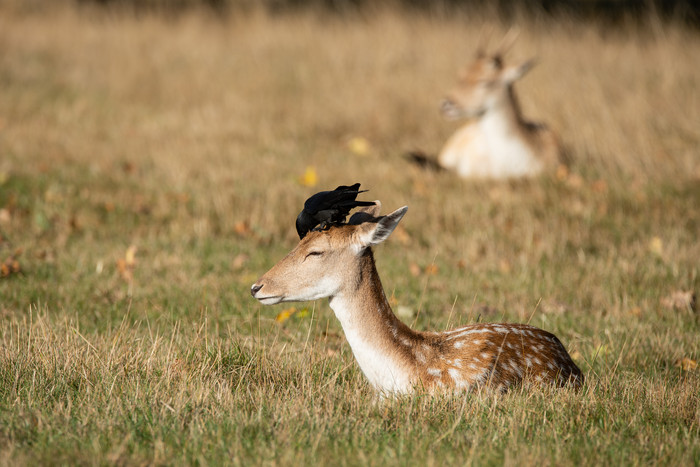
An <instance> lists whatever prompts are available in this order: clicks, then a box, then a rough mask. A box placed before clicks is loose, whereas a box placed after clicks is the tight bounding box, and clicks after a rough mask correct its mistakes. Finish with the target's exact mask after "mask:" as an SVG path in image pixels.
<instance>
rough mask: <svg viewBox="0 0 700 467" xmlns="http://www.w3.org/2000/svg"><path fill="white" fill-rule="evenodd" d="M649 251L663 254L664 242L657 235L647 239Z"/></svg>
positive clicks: (659, 254)
mask: <svg viewBox="0 0 700 467" xmlns="http://www.w3.org/2000/svg"><path fill="white" fill-rule="evenodd" d="M649 251H650V252H652V253H653V254H655V255H658V256H663V254H664V242H663V241H662V240H661V238H659V237H652V238H651V240H649Z"/></svg>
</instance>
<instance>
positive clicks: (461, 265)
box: [457, 259, 467, 271]
mask: <svg viewBox="0 0 700 467" xmlns="http://www.w3.org/2000/svg"><path fill="white" fill-rule="evenodd" d="M457 268H459V270H460V271H464V270H465V269H466V268H467V262H466V261H464V260H463V259H460V260H459V261H457Z"/></svg>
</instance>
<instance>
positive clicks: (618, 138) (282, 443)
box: [0, 10, 700, 465]
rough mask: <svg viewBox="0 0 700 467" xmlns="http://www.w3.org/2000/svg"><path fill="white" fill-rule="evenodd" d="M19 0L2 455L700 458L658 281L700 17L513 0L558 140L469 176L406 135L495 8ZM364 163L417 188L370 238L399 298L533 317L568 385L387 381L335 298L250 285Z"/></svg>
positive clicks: (523, 47) (189, 459)
mask: <svg viewBox="0 0 700 467" xmlns="http://www.w3.org/2000/svg"><path fill="white" fill-rule="evenodd" d="M7 13H8V14H6V15H0V48H2V50H3V54H2V55H0V83H1V84H2V87H3V92H2V93H0V234H1V235H2V241H1V242H0V264H4V263H2V262H4V261H6V260H7V259H11V260H12V261H16V262H17V263H18V264H19V266H20V270H19V271H14V270H11V271H10V272H9V273H8V274H7V275H6V276H3V277H0V352H1V353H0V355H1V357H0V459H1V461H2V462H3V463H8V464H17V463H20V464H36V463H37V462H39V463H45V464H46V463H51V464H53V463H66V464H75V463H85V464H93V463H106V462H115V463H124V464H136V463H182V464H191V463H196V462H200V463H207V464H217V463H223V462H232V463H238V464H249V463H250V462H251V461H253V462H256V463H283V464H292V463H295V464H300V463H304V464H310V463H314V462H317V463H318V462H330V463H334V464H364V463H371V464H387V463H389V464H405V463H415V464H421V465H423V464H447V463H460V464H461V463H466V462H470V461H472V462H476V463H503V462H505V463H509V464H513V463H518V464H526V465H528V464H538V465H541V464H543V463H544V464H569V463H571V464H574V463H576V464H578V463H589V464H619V463H621V462H623V463H631V464H637V463H666V464H673V465H682V464H683V465H688V464H692V463H694V462H697V459H698V458H700V442H699V441H698V439H700V436H699V434H700V433H699V430H700V428H699V427H700V412H699V409H698V398H699V396H698V391H697V388H698V387H699V386H700V381H699V378H698V370H697V369H695V370H693V369H692V368H691V367H690V366H686V368H687V369H686V370H683V369H682V368H681V366H678V365H679V363H678V362H682V361H683V359H687V360H689V361H693V362H696V361H697V359H698V357H699V353H700V348H699V344H700V342H699V341H698V338H697V336H698V333H699V332H700V329H699V326H698V314H697V308H696V307H697V305H692V306H691V305H690V302H688V303H687V304H684V303H683V302H682V300H681V301H680V302H679V301H678V300H676V301H673V300H671V299H670V297H673V296H674V295H673V294H674V293H676V292H695V293H697V292H698V290H700V280H699V279H698V258H700V243H698V241H697V232H698V229H699V228H700V211H699V210H698V206H700V189H699V188H698V187H699V186H700V185H699V180H700V171H699V170H700V169H699V167H700V166H699V163H700V162H699V161H700V154H699V153H698V149H697V148H698V147H700V144H699V143H700V133H699V131H700V130H699V129H698V127H697V125H696V124H695V122H698V121H700V115H699V112H700V82H699V80H700V77H699V76H698V74H697V63H698V61H699V60H700V56H699V53H700V52H699V51H700V47H699V45H700V43H699V42H700V39H699V38H698V36H697V35H696V34H694V33H691V32H688V31H685V30H682V29H680V28H674V27H668V28H666V29H665V30H663V31H659V30H655V31H654V32H651V33H638V32H630V31H626V32H622V33H620V34H615V35H608V36H603V35H600V34H598V33H597V32H596V31H594V30H592V29H589V28H584V27H582V26H577V25H575V24H560V25H550V26H549V27H547V28H541V27H536V26H535V25H531V24H527V23H524V24H519V25H517V26H518V27H519V28H520V30H521V33H520V37H519V40H518V42H517V44H516V46H515V48H514V49H513V50H512V52H511V56H513V57H515V58H527V57H530V56H533V55H537V56H538V57H539V59H540V63H539V65H538V67H537V68H535V69H534V70H533V71H532V72H531V74H530V75H529V76H528V77H527V78H525V79H524V80H523V81H522V82H521V83H519V84H518V85H517V90H518V92H519V93H520V97H521V100H522V101H523V107H524V111H525V114H526V115H528V116H529V117H531V118H533V119H537V120H543V121H546V122H548V123H549V124H550V126H552V127H553V128H555V129H556V130H557V131H558V132H559V133H560V135H561V138H562V140H563V141H564V143H565V144H566V146H567V147H568V148H569V150H570V152H571V155H572V164H571V166H570V167H569V170H568V172H561V171H560V172H559V173H558V174H548V175H545V176H543V177H541V178H538V179H536V180H532V181H521V182H501V183H489V182H478V183H476V182H468V181H463V180H459V179H457V178H456V177H454V176H452V175H450V174H444V173H429V172H423V171H421V170H419V169H417V168H415V167H412V166H409V165H407V163H406V161H405V160H404V158H403V155H404V153H405V152H406V151H408V150H413V149H421V150H424V151H426V152H428V153H437V151H438V150H439V148H440V146H441V144H442V143H443V142H444V140H445V138H446V137H447V136H449V134H450V133H451V132H452V131H453V130H454V128H455V126H454V124H451V123H449V122H445V121H443V120H442V119H441V118H440V116H439V114H438V112H437V103H438V102H439V99H440V98H441V96H442V94H443V93H444V92H445V90H446V89H448V88H449V87H450V86H451V84H452V82H453V80H454V77H455V73H456V70H457V69H458V68H459V66H460V65H461V64H462V63H463V62H465V61H467V60H469V59H470V58H471V56H472V54H473V53H474V48H475V47H476V43H477V40H478V38H479V34H480V33H481V31H484V30H488V29H489V27H492V29H494V30H495V31H496V32H495V33H494V42H495V41H496V38H497V36H498V35H499V34H502V33H503V32H504V31H505V29H506V28H505V27H503V26H502V25H500V24H499V23H497V22H488V21H487V24H486V25H484V24H482V22H481V21H477V20H476V19H473V18H471V19H470V18H468V17H463V16H460V17H456V18H453V19H450V20H440V21H438V20H430V19H426V18H420V17H415V16H411V15H408V14H400V13H392V12H378V13H377V14H376V15H374V16H373V17H368V18H365V19H357V18H355V19H353V20H347V21H344V20H339V19H337V18H336V19H333V18H322V19H319V18H317V17H314V16H313V15H310V14H308V15H307V14H300V15H296V16H285V17H278V18H268V17H266V16H265V15H262V14H253V15H252V16H245V17H235V16H234V17H232V18H230V19H229V20H227V21H224V22H220V21H214V20H212V19H211V18H210V17H206V16H199V15H197V14H192V15H188V16H184V17H181V18H179V19H175V20H163V19H157V18H152V17H143V18H140V19H138V20H137V19H134V18H130V17H120V16H118V15H112V16H109V15H107V16H103V15H99V14H94V12H89V11H87V10H84V11H83V12H82V13H76V12H72V11H58V12H52V14H51V15H48V14H42V13H40V12H39V13H37V12H36V11H35V12H34V13H26V12H25V13H22V14H18V13H16V11H15V10H8V11H7ZM358 141H361V142H362V145H361V146H362V149H361V150H358V149H357V148H358V145H357V142H358ZM309 174H313V175H314V176H313V177H312V176H311V175H309ZM356 181H359V182H362V184H363V187H364V188H368V189H370V190H371V191H370V192H369V193H367V194H366V195H367V198H368V199H377V198H378V199H381V200H382V202H383V204H384V206H385V209H386V210H390V209H391V210H393V209H395V208H397V207H400V206H402V205H405V204H406V205H409V212H408V214H407V215H406V217H405V219H404V221H402V229H401V230H399V231H397V232H395V233H394V235H392V237H391V238H390V240H389V241H387V242H386V244H385V245H383V246H381V247H379V248H378V250H377V251H376V258H377V262H378V269H379V272H380V275H381V277H382V281H383V284H384V286H385V288H386V290H387V293H388V295H390V296H392V299H391V300H392V303H394V304H395V306H396V307H397V308H398V307H399V306H401V307H402V310H403V313H405V317H403V318H402V319H404V320H405V321H407V322H410V323H411V324H413V325H414V326H415V327H417V328H420V329H444V328H446V327H449V326H456V325H458V324H460V323H467V322H474V321H476V320H477V319H478V320H481V321H493V320H507V321H519V322H527V321H530V322H531V323H532V324H534V325H536V326H539V327H543V328H545V329H547V330H550V331H552V332H554V333H556V334H557V335H558V336H559V337H560V338H561V339H562V341H563V342H564V343H565V345H566V347H567V348H568V349H569V350H570V352H571V353H572V355H573V356H574V359H575V360H576V362H577V363H578V364H579V366H580V367H581V368H582V370H584V372H585V373H586V378H587V384H586V387H585V388H584V390H583V391H581V392H578V393H577V392H574V391H568V390H564V391H545V392H534V393H533V392H526V391H514V392H512V393H511V394H508V395H506V396H503V397H494V396H493V395H488V394H483V395H482V394H470V395H469V396H466V397H465V396H457V397H448V396H445V397H436V398H434V397H428V396H426V395H422V394H418V395H416V396H414V397H407V398H401V399H398V400H389V401H380V400H379V399H378V398H377V397H376V396H375V394H374V393H373V392H372V390H371V388H369V387H368V385H367V383H366V382H365V380H364V378H363V376H362V374H361V372H360V370H359V369H358V368H357V366H356V365H355V363H354V360H353V358H352V354H351V352H350V349H349V347H348V346H347V343H346V342H345V340H344V337H343V335H342V330H341V329H340V327H339V325H338V323H337V322H336V320H335V318H334V316H333V314H332V311H331V310H330V309H329V308H328V306H327V303H326V302H325V301H319V302H317V303H309V304H303V305H300V308H301V307H305V308H307V309H308V313H297V314H294V315H292V316H291V317H290V318H289V319H287V320H286V321H284V323H282V324H280V323H279V322H277V321H276V320H275V317H276V316H277V315H278V314H279V313H280V312H281V311H282V310H283V309H284V307H283V306H277V307H269V308H268V307H263V306H262V305H260V304H258V303H257V302H255V301H254V300H253V299H252V298H251V297H250V295H249V292H248V289H249V287H250V284H251V283H252V282H253V281H255V279H256V278H257V277H258V276H260V275H261V274H262V273H263V272H265V271H266V270H267V269H268V268H269V267H270V266H271V265H272V264H274V262H275V261H277V260H278V259H279V258H281V257H282V256H283V255H284V254H285V253H286V252H287V251H288V250H289V249H290V248H292V247H293V246H294V245H295V243H296V234H295V231H294V227H293V222H294V218H295V216H296V214H297V213H298V211H299V210H300V208H301V206H302V203H303V201H304V199H306V198H307V197H308V196H309V195H310V194H312V193H314V192H315V191H317V190H320V189H326V188H329V187H330V188H333V187H335V186H337V185H339V184H347V183H353V182H356ZM314 182H316V183H317V184H316V185H315V186H314ZM694 307H695V308H694Z"/></svg>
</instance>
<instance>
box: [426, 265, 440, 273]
mask: <svg viewBox="0 0 700 467" xmlns="http://www.w3.org/2000/svg"><path fill="white" fill-rule="evenodd" d="M437 273H438V267H437V264H435V263H433V264H429V265H427V266H426V267H425V274H426V275H428V276H434V275H435V274H437Z"/></svg>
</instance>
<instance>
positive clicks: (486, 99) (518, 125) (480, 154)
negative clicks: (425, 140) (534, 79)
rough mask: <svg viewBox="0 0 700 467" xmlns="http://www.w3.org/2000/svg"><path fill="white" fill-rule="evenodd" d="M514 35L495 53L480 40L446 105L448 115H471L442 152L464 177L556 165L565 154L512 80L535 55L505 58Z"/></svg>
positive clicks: (443, 162)
mask: <svg viewBox="0 0 700 467" xmlns="http://www.w3.org/2000/svg"><path fill="white" fill-rule="evenodd" d="M515 36H516V34H513V33H510V34H508V35H507V36H506V38H504V40H503V42H502V43H501V45H500V46H499V47H498V48H497V49H496V52H495V53H493V54H487V53H485V52H484V50H483V47H482V46H480V47H479V49H478V52H477V55H476V60H475V61H474V62H473V63H471V64H470V65H468V66H467V67H465V68H464V69H463V70H462V71H461V73H460V74H459V79H458V81H457V85H456V86H455V88H454V89H453V90H452V91H451V92H450V93H449V94H448V95H447V97H446V98H445V100H444V101H443V103H442V105H441V112H442V114H443V115H444V116H445V117H446V118H448V119H451V120H456V119H468V121H467V123H465V124H464V125H463V126H462V127H461V128H459V129H458V130H457V131H456V132H455V133H454V134H453V135H452V136H451V137H450V139H449V140H448V141H447V143H446V144H445V146H444V147H443V148H442V151H441V152H440V155H439V156H438V164H439V165H440V166H441V167H443V168H445V169H448V170H453V171H455V172H457V173H458V174H459V175H460V176H461V177H464V178H471V177H473V178H510V177H528V176H533V175H537V174H539V173H540V172H541V171H542V170H543V169H545V168H548V167H551V168H556V167H557V165H558V163H559V161H560V160H561V157H562V150H561V147H560V144H559V141H558V140H557V137H556V135H555V134H554V133H553V132H552V131H551V130H549V129H548V128H547V126H546V125H544V124H542V123H534V122H530V121H527V120H526V119H525V118H524V117H523V115H522V112H521V110H520V105H519V104H518V100H517V98H516V96H515V91H514V89H513V84H514V83H515V82H516V81H517V80H518V79H520V78H522V77H523V76H524V75H525V74H526V73H527V72H528V71H529V70H530V69H531V68H532V67H533V65H534V60H528V61H526V62H524V63H521V64H519V65H510V66H508V65H506V64H505V62H504V60H503V56H504V55H505V53H506V51H507V50H508V49H509V48H510V46H511V45H512V44H513V42H514V41H515Z"/></svg>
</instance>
